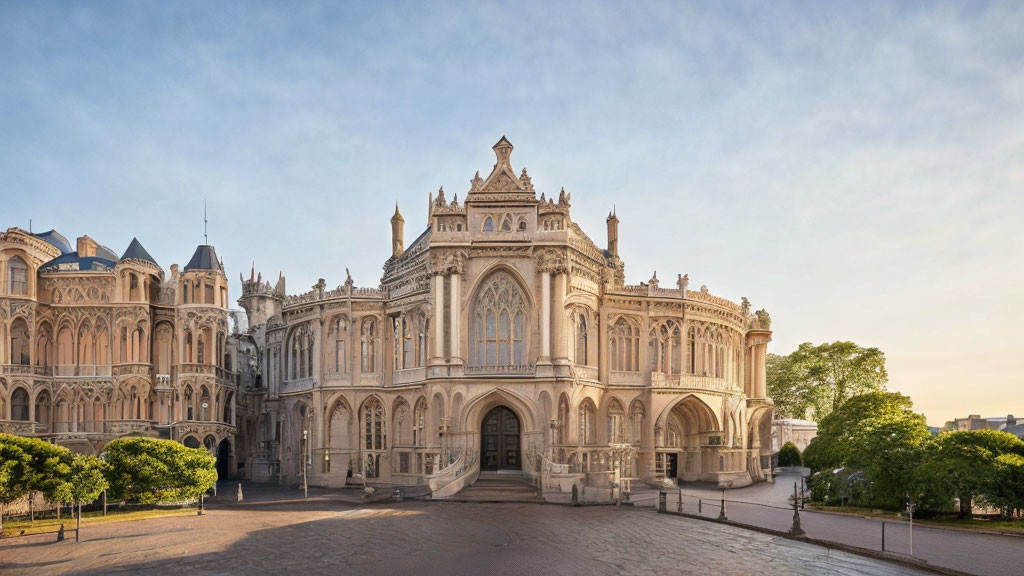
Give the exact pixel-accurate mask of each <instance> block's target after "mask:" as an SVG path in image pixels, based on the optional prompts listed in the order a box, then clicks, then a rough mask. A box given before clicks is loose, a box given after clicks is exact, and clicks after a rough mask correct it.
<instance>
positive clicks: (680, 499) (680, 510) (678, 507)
mask: <svg viewBox="0 0 1024 576" xmlns="http://www.w3.org/2000/svg"><path fill="white" fill-rule="evenodd" d="M676 508H677V510H676V512H679V513H682V511H683V489H682V488H680V489H679V504H678V506H676Z"/></svg>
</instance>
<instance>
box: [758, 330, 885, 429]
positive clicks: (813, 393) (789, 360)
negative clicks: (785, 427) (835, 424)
mask: <svg viewBox="0 0 1024 576" xmlns="http://www.w3.org/2000/svg"><path fill="white" fill-rule="evenodd" d="M765 364H766V366H765V369H766V377H767V384H768V394H769V396H771V397H772V399H773V400H774V402H775V412H776V414H778V415H779V416H781V417H784V418H808V417H813V418H814V419H815V420H817V421H819V422H820V421H821V420H822V419H823V418H824V417H825V416H828V415H829V413H831V412H832V411H833V410H835V409H837V408H838V407H839V406H841V405H842V404H843V403H844V402H846V401H847V400H848V399H850V398H852V397H853V396H857V395H860V394H865V393H867V392H880V391H884V390H885V384H886V382H888V378H889V376H888V374H887V373H886V371H885V354H884V353H882V351H881V350H879V349H878V348H862V347H860V346H858V345H857V344H855V343H853V342H839V341H837V342H832V343H825V344H821V345H819V346H814V345H813V344H811V343H810V342H805V343H803V344H801V345H800V346H799V347H798V348H797V349H796V350H795V351H794V352H793V353H791V354H789V355H788V356H776V355H774V354H772V355H769V357H767V358H766V360H765Z"/></svg>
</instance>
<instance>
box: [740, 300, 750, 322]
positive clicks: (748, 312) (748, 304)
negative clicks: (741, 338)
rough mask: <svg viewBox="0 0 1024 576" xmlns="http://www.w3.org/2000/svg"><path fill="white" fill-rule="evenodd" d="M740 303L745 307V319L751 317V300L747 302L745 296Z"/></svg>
mask: <svg viewBox="0 0 1024 576" xmlns="http://www.w3.org/2000/svg"><path fill="white" fill-rule="evenodd" d="M740 302H741V303H742V306H743V317H744V318H746V317H747V316H750V300H747V297H746V296H744V297H743V298H742V299H741V300H740Z"/></svg>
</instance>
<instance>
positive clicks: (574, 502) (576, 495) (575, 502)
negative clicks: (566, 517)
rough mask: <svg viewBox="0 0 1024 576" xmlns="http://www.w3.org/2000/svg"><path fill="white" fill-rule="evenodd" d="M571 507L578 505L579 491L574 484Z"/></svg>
mask: <svg viewBox="0 0 1024 576" xmlns="http://www.w3.org/2000/svg"><path fill="white" fill-rule="evenodd" d="M572 505H573V506H579V505H580V491H579V490H578V489H577V488H576V485H575V484H573V485H572Z"/></svg>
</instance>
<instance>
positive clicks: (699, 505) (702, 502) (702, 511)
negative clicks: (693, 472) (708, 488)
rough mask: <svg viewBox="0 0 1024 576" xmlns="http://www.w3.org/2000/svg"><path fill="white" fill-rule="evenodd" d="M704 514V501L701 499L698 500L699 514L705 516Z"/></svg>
mask: <svg viewBox="0 0 1024 576" xmlns="http://www.w3.org/2000/svg"><path fill="white" fill-rule="evenodd" d="M703 513H704V500H703V499H701V498H697V514H703Z"/></svg>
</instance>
